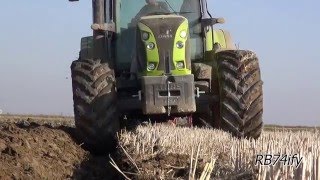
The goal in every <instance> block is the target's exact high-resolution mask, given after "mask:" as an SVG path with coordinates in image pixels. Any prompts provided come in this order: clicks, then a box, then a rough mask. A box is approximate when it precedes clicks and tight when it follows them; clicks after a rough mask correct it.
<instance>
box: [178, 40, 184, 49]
mask: <svg viewBox="0 0 320 180" xmlns="http://www.w3.org/2000/svg"><path fill="white" fill-rule="evenodd" d="M183 47H184V43H183V42H181V41H178V42H177V48H179V49H182V48H183Z"/></svg>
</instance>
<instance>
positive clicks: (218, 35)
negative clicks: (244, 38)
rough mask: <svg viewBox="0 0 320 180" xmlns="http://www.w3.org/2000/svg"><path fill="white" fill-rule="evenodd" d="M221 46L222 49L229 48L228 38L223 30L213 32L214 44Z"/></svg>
mask: <svg viewBox="0 0 320 180" xmlns="http://www.w3.org/2000/svg"><path fill="white" fill-rule="evenodd" d="M215 43H218V44H220V46H221V48H227V43H226V38H225V35H224V32H223V31H222V30H221V29H215V30H213V43H212V45H213V44H215Z"/></svg>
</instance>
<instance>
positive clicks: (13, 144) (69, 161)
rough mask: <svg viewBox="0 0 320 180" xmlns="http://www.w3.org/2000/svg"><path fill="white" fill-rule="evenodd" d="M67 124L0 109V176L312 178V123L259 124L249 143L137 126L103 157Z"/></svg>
mask: <svg viewBox="0 0 320 180" xmlns="http://www.w3.org/2000/svg"><path fill="white" fill-rule="evenodd" d="M73 127H74V124H73V119H72V117H60V116H45V115H43V116H41V115H40V116H34V115H23V116H22V115H0V179H48V178H49V179H119V178H120V179H126V178H127V179H129V178H130V179H280V177H282V179H320V156H319V155H320V131H319V130H320V129H319V128H316V127H313V128H307V127H280V126H266V127H265V130H264V132H263V135H262V137H261V138H259V139H258V140H256V141H255V140H238V139H235V138H232V137H231V136H230V135H229V134H228V133H225V132H221V131H218V130H212V129H197V128H194V129H190V128H177V127H173V126H169V125H156V126H151V125H145V126H140V127H138V128H137V129H136V130H135V131H130V132H127V131H125V130H123V131H122V132H121V133H120V134H119V135H118V136H119V142H120V143H119V148H118V151H117V152H116V153H114V154H112V155H111V156H110V157H108V156H106V157H95V156H92V155H90V153H89V152H87V151H86V150H84V149H82V148H81V142H78V141H77V140H76V134H75V133H74V128H73ZM268 154H270V155H281V157H282V158H283V157H284V155H288V156H287V157H285V158H283V159H282V161H279V162H277V163H275V164H274V166H262V165H259V164H258V165H256V164H257V162H256V160H257V155H261V157H265V156H262V155H268ZM299 158H302V161H301V164H300V165H299V166H298V164H297V161H295V160H298V159H299ZM110 162H111V163H110ZM284 163H285V164H284ZM291 164H292V165H291ZM297 166H298V167H297Z"/></svg>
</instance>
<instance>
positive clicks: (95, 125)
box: [71, 59, 120, 154]
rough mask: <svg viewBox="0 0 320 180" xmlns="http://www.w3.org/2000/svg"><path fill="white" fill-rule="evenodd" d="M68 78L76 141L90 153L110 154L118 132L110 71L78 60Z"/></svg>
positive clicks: (96, 62)
mask: <svg viewBox="0 0 320 180" xmlns="http://www.w3.org/2000/svg"><path fill="white" fill-rule="evenodd" d="M71 75H72V89H73V101H74V115H75V125H76V130H77V137H78V138H79V139H80V142H81V143H84V146H85V148H87V149H88V150H90V151H91V152H93V153H98V154H101V153H108V152H110V151H112V150H113V149H114V148H115V146H116V138H115V134H116V132H117V131H118V130H119V128H120V126H119V120H118V115H117V108H116V107H117V106H116V97H117V96H116V91H115V77H114V72H113V70H112V69H111V68H110V67H109V65H108V63H102V62H101V61H100V60H94V59H79V60H77V61H74V62H73V63H72V65H71Z"/></svg>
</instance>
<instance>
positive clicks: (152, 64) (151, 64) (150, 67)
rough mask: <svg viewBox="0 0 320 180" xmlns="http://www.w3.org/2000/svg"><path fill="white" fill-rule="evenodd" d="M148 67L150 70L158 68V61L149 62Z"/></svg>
mask: <svg viewBox="0 0 320 180" xmlns="http://www.w3.org/2000/svg"><path fill="white" fill-rule="evenodd" d="M147 69H148V70H149V71H153V70H155V69H156V63H149V64H148V66H147Z"/></svg>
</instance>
